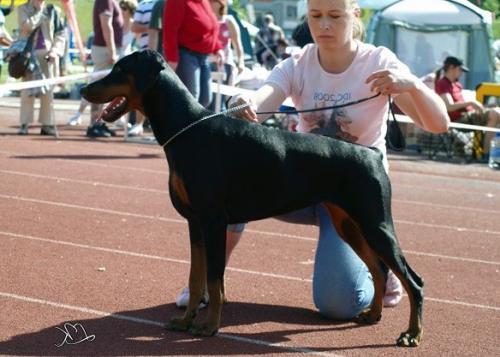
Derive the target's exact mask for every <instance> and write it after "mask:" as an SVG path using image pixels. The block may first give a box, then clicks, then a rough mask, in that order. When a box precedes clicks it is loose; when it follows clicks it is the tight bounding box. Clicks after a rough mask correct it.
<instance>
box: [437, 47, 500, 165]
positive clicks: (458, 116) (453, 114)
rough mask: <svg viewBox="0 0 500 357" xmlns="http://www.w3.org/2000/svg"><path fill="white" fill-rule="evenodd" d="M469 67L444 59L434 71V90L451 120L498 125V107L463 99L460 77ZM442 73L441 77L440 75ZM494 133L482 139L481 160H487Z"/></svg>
mask: <svg viewBox="0 0 500 357" xmlns="http://www.w3.org/2000/svg"><path fill="white" fill-rule="evenodd" d="M468 71H469V69H468V68H467V67H466V66H465V65H464V62H463V61H462V60H461V59H459V58H457V57H453V56H448V57H446V59H445V60H444V63H443V67H442V68H440V69H439V70H437V71H436V77H435V84H434V90H435V91H436V93H437V94H439V96H440V97H441V98H442V99H443V101H444V103H445V105H446V109H447V111H448V115H449V117H450V120H451V121H452V122H457V123H464V124H472V125H481V126H488V127H492V128H498V127H499V126H500V108H498V107H494V108H485V107H484V106H483V105H482V104H481V103H480V102H478V101H477V100H471V101H465V100H464V96H463V93H462V91H463V87H462V84H461V83H460V81H459V80H460V77H461V76H462V74H463V73H464V72H468ZM441 75H442V77H441ZM494 135H495V133H493V132H486V134H485V135H484V140H483V160H482V161H484V162H487V161H488V157H489V154H490V142H491V139H492V138H493V136H494Z"/></svg>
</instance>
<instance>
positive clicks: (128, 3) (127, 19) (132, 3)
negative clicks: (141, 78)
mask: <svg viewBox="0 0 500 357" xmlns="http://www.w3.org/2000/svg"><path fill="white" fill-rule="evenodd" d="M119 5H120V10H121V12H122V16H123V37H122V46H121V47H122V54H121V55H123V56H125V55H127V54H129V53H131V52H132V43H133V40H134V37H135V35H134V33H133V32H132V22H133V16H134V12H135V9H136V8H137V1H136V0H120V3H119ZM89 104H90V103H89V102H87V100H85V98H82V99H81V100H80V106H79V107H78V111H77V112H76V113H75V114H74V115H72V116H71V117H70V118H69V120H68V123H67V125H71V126H73V125H80V124H81V122H82V114H83V112H84V111H85V109H86V108H87V106H88V105H89ZM124 122H125V121H124V120H123V118H121V119H120V120H119V121H117V122H116V125H117V126H119V127H123V126H125V123H124Z"/></svg>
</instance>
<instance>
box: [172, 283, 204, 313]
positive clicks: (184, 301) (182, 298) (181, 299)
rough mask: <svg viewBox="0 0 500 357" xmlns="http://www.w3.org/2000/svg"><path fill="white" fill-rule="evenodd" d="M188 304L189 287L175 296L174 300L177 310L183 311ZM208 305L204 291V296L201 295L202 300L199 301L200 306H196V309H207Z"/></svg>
mask: <svg viewBox="0 0 500 357" xmlns="http://www.w3.org/2000/svg"><path fill="white" fill-rule="evenodd" d="M188 302H189V287H187V286H186V287H185V288H184V289H182V291H181V293H180V294H179V295H177V299H175V305H176V306H177V307H178V308H179V309H185V308H186V307H187V306H188ZM207 305H208V293H207V292H206V291H205V294H203V298H202V299H201V302H200V305H199V306H198V309H203V308H205V307H207Z"/></svg>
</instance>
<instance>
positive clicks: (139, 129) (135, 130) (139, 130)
mask: <svg viewBox="0 0 500 357" xmlns="http://www.w3.org/2000/svg"><path fill="white" fill-rule="evenodd" d="M143 133H144V128H143V126H142V124H135V125H134V126H132V128H130V130H129V131H128V136H140V135H142V134H143Z"/></svg>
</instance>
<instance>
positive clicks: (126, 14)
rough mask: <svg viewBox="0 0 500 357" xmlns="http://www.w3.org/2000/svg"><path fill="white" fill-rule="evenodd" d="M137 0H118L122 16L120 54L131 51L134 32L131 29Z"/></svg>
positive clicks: (126, 53) (124, 54)
mask: <svg viewBox="0 0 500 357" xmlns="http://www.w3.org/2000/svg"><path fill="white" fill-rule="evenodd" d="M137 6H138V4H137V0H120V10H121V11H122V16H123V40H122V52H123V53H122V54H123V56H126V55H128V54H130V53H132V45H133V43H134V39H135V37H136V34H135V32H134V31H132V28H133V26H134V16H135V12H136V10H137Z"/></svg>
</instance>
